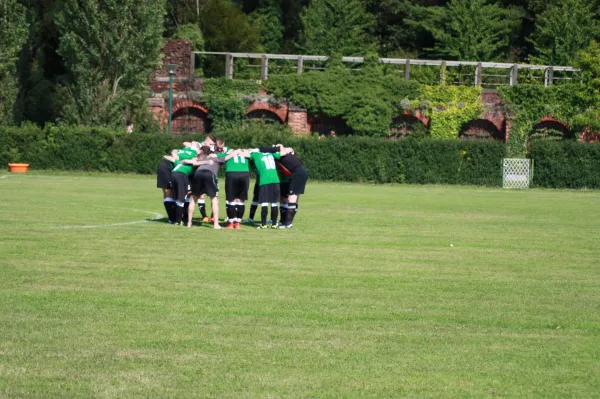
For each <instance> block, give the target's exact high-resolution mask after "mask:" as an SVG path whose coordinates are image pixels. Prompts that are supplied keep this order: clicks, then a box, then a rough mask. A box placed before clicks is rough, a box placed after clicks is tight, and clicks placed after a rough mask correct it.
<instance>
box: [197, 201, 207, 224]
mask: <svg viewBox="0 0 600 399" xmlns="http://www.w3.org/2000/svg"><path fill="white" fill-rule="evenodd" d="M198 209H200V215H201V216H202V219H204V218H205V217H206V203H205V202H204V200H198Z"/></svg>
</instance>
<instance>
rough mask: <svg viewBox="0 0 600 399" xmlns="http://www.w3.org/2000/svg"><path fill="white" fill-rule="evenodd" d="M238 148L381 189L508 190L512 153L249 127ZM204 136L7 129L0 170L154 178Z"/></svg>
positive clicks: (236, 136) (232, 138)
mask: <svg viewBox="0 0 600 399" xmlns="http://www.w3.org/2000/svg"><path fill="white" fill-rule="evenodd" d="M220 136H221V137H223V138H224V139H225V141H226V143H227V145H229V146H231V147H258V146H268V145H271V144H275V143H278V142H282V143H284V144H285V145H287V146H291V147H293V148H295V149H296V151H297V152H298V154H299V156H300V157H301V159H302V160H303V161H304V164H305V165H306V167H307V169H308V170H309V175H310V177H311V179H315V180H331V181H347V182H359V181H363V182H365V181H372V182H379V183H418V184H431V183H433V184H437V183H439V184H476V185H489V186H497V185H499V184H500V182H501V170H500V164H501V159H502V158H503V157H504V156H505V146H504V145H503V144H502V143H499V142H492V141H459V140H434V139H430V138H424V139H414V138H412V139H411V138H409V139H405V140H399V141H390V140H384V139H378V138H369V137H340V138H334V139H331V138H328V139H323V140H319V139H318V138H316V137H306V138H298V137H293V136H291V135H290V133H289V131H288V130H286V129H282V128H281V127H278V126H269V125H249V126H248V127H247V128H246V129H244V130H242V131H239V130H229V131H223V132H221V133H220ZM192 138H196V139H198V140H200V139H203V136H168V135H166V134H143V133H134V134H133V135H127V134H115V133H114V132H113V131H111V130H108V129H101V128H84V127H65V126H50V127H46V128H45V129H43V130H42V129H39V128H37V127H34V126H25V127H22V128H16V127H0V145H1V147H0V148H2V152H1V153H0V162H1V163H2V164H4V165H6V164H7V163H8V162H11V161H22V162H28V163H30V164H31V168H32V169H60V170H98V171H122V172H133V173H144V174H152V173H155V171H156V167H157V165H158V163H159V161H160V159H161V157H162V156H163V155H164V154H166V153H168V152H169V150H171V149H172V148H177V147H179V146H180V145H181V143H182V142H183V141H184V140H190V139H192Z"/></svg>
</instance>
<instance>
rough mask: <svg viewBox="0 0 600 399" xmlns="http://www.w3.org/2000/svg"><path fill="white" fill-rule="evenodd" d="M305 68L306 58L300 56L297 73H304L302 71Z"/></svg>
mask: <svg viewBox="0 0 600 399" xmlns="http://www.w3.org/2000/svg"><path fill="white" fill-rule="evenodd" d="M303 68H304V58H302V56H301V55H299V56H298V68H297V70H296V72H297V73H302V69H303Z"/></svg>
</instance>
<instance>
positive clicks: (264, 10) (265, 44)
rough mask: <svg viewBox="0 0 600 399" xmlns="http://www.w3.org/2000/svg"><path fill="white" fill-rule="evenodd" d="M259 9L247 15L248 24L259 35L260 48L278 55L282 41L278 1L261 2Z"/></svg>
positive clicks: (266, 0) (265, 0) (267, 0)
mask: <svg viewBox="0 0 600 399" xmlns="http://www.w3.org/2000/svg"><path fill="white" fill-rule="evenodd" d="M261 3H264V4H262V6H261V7H259V8H257V9H256V10H255V11H254V12H252V13H251V14H250V15H249V20H250V24H251V25H252V26H253V27H254V28H255V29H256V31H257V32H258V34H259V38H260V43H261V45H262V48H263V50H264V51H265V52H267V53H278V52H279V49H280V47H281V41H282V39H283V29H284V28H283V25H282V24H281V7H280V6H279V1H273V0H263V1H262V2H261Z"/></svg>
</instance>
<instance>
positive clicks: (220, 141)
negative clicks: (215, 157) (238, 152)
mask: <svg viewBox="0 0 600 399" xmlns="http://www.w3.org/2000/svg"><path fill="white" fill-rule="evenodd" d="M215 144H216V147H217V149H216V152H223V151H224V150H223V149H224V148H225V140H223V139H216V140H215Z"/></svg>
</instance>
